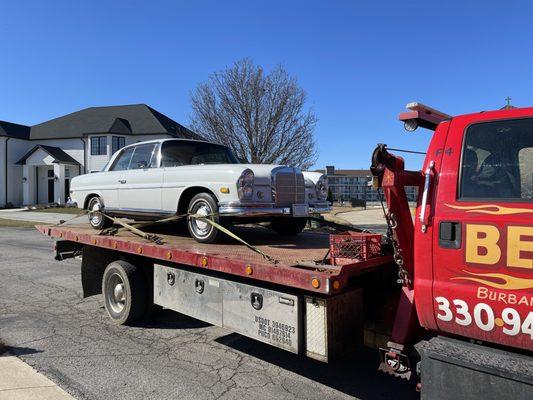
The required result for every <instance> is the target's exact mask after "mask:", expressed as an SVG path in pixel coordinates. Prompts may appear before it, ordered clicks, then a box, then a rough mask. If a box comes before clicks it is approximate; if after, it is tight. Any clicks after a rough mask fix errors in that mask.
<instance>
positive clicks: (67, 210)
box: [28, 207, 85, 215]
mask: <svg viewBox="0 0 533 400" xmlns="http://www.w3.org/2000/svg"><path fill="white" fill-rule="evenodd" d="M28 212H44V213H54V214H72V215H82V214H84V213H85V211H84V210H82V209H81V208H76V207H54V208H37V209H35V210H28Z"/></svg>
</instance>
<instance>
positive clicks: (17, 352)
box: [0, 344, 43, 357]
mask: <svg viewBox="0 0 533 400" xmlns="http://www.w3.org/2000/svg"><path fill="white" fill-rule="evenodd" d="M2 352H9V353H10V354H11V355H14V356H17V357H18V356H26V355H28V354H36V353H42V352H43V351H42V350H36V349H32V348H31V347H16V346H13V347H12V346H7V345H5V346H4V347H2V345H1V344H0V354H1V353H2Z"/></svg>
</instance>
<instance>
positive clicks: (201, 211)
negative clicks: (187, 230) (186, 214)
mask: <svg viewBox="0 0 533 400" xmlns="http://www.w3.org/2000/svg"><path fill="white" fill-rule="evenodd" d="M190 213H191V214H197V215H199V216H202V217H206V218H209V217H208V215H211V214H212V213H213V211H212V210H211V206H210V205H209V203H207V202H206V201H204V200H198V201H196V202H195V203H194V204H193V205H192V207H191V210H190ZM189 224H190V226H191V228H192V230H193V231H194V234H195V236H197V237H205V236H208V235H209V234H210V233H211V231H212V230H213V226H212V225H211V224H210V223H209V222H206V221H204V220H201V219H197V218H189Z"/></svg>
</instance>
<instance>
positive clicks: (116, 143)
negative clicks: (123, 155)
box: [111, 136, 126, 154]
mask: <svg viewBox="0 0 533 400" xmlns="http://www.w3.org/2000/svg"><path fill="white" fill-rule="evenodd" d="M124 146H126V138H125V137H123V136H113V137H112V138H111V153H113V154H115V153H116V152H117V151H119V150H120V149H121V148H123V147H124Z"/></svg>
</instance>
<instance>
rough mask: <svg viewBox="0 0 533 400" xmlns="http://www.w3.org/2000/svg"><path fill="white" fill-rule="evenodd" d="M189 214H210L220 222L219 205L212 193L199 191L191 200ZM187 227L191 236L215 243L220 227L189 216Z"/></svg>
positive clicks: (213, 219) (215, 220) (212, 219)
mask: <svg viewBox="0 0 533 400" xmlns="http://www.w3.org/2000/svg"><path fill="white" fill-rule="evenodd" d="M188 212H189V214H199V215H210V217H209V219H210V220H211V221H214V222H216V223H218V222H219V218H218V206H217V202H216V199H215V197H214V196H213V195H212V194H210V193H198V194H197V195H196V196H194V197H193V198H192V199H191V201H190V202H189V209H188ZM187 228H189V233H190V235H191V237H192V238H193V239H194V240H196V241H197V242H200V243H213V242H214V241H215V240H216V239H217V236H218V229H217V228H215V227H214V226H213V225H211V224H210V223H209V222H205V221H202V220H200V219H196V218H191V217H187Z"/></svg>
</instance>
